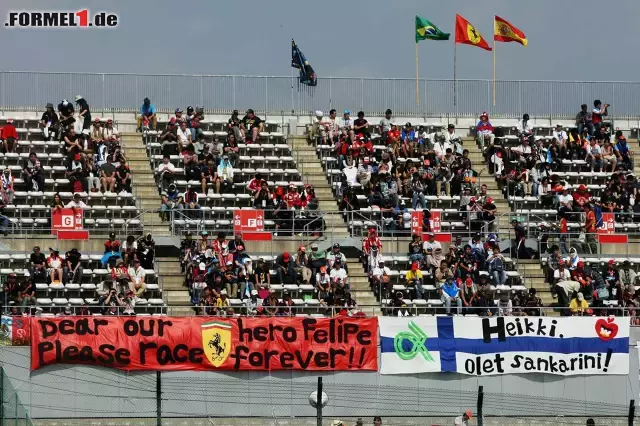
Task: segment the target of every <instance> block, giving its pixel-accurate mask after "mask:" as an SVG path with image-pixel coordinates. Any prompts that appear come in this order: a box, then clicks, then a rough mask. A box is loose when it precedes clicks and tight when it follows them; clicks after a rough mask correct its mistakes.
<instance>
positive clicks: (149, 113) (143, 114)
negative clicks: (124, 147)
mask: <svg viewBox="0 0 640 426" xmlns="http://www.w3.org/2000/svg"><path fill="white" fill-rule="evenodd" d="M143 120H146V121H147V122H149V123H150V124H151V129H152V130H155V129H156V127H157V125H158V118H157V116H156V106H155V105H154V104H152V103H151V101H150V100H149V98H144V100H143V101H142V106H141V107H140V115H138V117H137V118H136V122H137V123H136V131H139V132H142V121H143Z"/></svg>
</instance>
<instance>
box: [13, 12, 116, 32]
mask: <svg viewBox="0 0 640 426" xmlns="http://www.w3.org/2000/svg"><path fill="white" fill-rule="evenodd" d="M4 26H5V27H9V28H74V27H77V28H88V27H92V28H94V27H95V28H113V27H117V26H118V16H117V15H115V14H113V13H109V12H99V13H96V14H94V15H91V14H90V13H89V10H88V9H83V10H79V11H77V12H30V11H14V12H9V14H8V15H7V21H6V22H5V23H4Z"/></svg>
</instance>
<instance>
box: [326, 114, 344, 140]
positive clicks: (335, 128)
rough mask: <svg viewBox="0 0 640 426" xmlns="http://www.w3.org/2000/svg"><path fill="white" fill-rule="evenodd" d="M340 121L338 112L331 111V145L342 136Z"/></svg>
mask: <svg viewBox="0 0 640 426" xmlns="http://www.w3.org/2000/svg"><path fill="white" fill-rule="evenodd" d="M340 121H341V119H340V118H338V117H336V110H335V109H332V110H331V111H329V140H330V141H331V143H333V142H336V141H337V140H338V137H339V136H340Z"/></svg>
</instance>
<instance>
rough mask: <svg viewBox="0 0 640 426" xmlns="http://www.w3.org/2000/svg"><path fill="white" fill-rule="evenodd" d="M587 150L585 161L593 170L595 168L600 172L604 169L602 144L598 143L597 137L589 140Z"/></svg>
mask: <svg viewBox="0 0 640 426" xmlns="http://www.w3.org/2000/svg"><path fill="white" fill-rule="evenodd" d="M586 150H587V156H586V158H585V161H586V162H587V163H588V164H589V165H590V166H591V171H592V172H593V171H594V170H595V171H597V172H599V171H600V170H601V169H602V151H601V150H600V145H598V144H597V143H596V139H595V138H593V139H591V140H590V141H589V145H587V148H586Z"/></svg>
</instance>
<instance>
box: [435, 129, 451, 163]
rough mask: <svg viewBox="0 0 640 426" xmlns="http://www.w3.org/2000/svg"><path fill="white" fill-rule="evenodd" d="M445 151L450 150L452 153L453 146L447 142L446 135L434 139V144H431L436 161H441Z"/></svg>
mask: <svg viewBox="0 0 640 426" xmlns="http://www.w3.org/2000/svg"><path fill="white" fill-rule="evenodd" d="M447 149H451V150H452V151H453V145H452V144H451V143H450V142H447V137H446V135H445V136H444V137H443V135H438V136H437V137H436V142H435V143H434V144H433V151H434V152H435V154H436V157H438V159H440V160H442V157H443V156H444V155H445V154H446V153H447Z"/></svg>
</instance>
